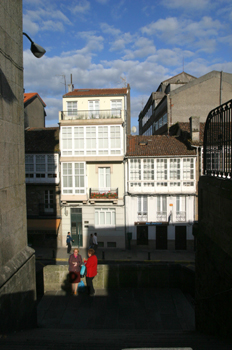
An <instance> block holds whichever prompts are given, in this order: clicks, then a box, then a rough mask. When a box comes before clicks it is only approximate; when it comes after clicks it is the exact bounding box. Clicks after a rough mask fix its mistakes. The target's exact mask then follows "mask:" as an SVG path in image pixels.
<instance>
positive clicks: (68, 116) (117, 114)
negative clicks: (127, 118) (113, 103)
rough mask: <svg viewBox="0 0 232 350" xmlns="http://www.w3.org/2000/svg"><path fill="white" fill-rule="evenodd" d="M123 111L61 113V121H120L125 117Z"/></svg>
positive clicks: (105, 110)
mask: <svg viewBox="0 0 232 350" xmlns="http://www.w3.org/2000/svg"><path fill="white" fill-rule="evenodd" d="M122 112H123V111H122V110H119V109H115V110H113V109H108V110H107V109H104V110H99V111H61V112H60V119H61V120H75V119H79V120H81V119H115V118H116V119H120V118H122V116H123V113H122Z"/></svg>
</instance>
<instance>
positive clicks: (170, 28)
mask: <svg viewBox="0 0 232 350" xmlns="http://www.w3.org/2000/svg"><path fill="white" fill-rule="evenodd" d="M221 29H222V25H221V23H220V22H219V21H218V20H213V19H212V18H210V17H206V16H205V17H203V18H202V19H201V20H200V21H198V22H194V21H192V20H187V19H185V20H180V19H178V18H176V17H169V18H166V19H159V20H158V21H156V22H152V23H150V24H149V25H147V26H145V27H143V28H142V29H141V31H142V33H144V34H147V35H150V36H157V37H158V38H159V39H160V40H162V41H163V42H165V43H166V44H168V45H172V46H174V45H177V46H184V45H186V47H188V48H191V49H202V50H203V49H204V50H205V51H207V52H212V51H214V50H215V48H216V39H217V38H218V36H219V31H220V30H221Z"/></svg>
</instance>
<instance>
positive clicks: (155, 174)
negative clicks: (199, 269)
mask: <svg viewBox="0 0 232 350" xmlns="http://www.w3.org/2000/svg"><path fill="white" fill-rule="evenodd" d="M196 158H197V156H196V150H194V149H188V147H187V146H186V145H185V144H184V143H183V142H181V141H180V140H178V139H177V138H176V137H170V136H167V135H157V136H154V135H153V136H128V140H127V152H126V162H125V164H126V195H125V205H126V209H125V210H126V231H127V237H129V238H132V241H131V243H132V244H134V245H149V246H150V247H152V248H155V249H193V246H194V244H193V243H194V237H193V234H192V233H193V224H194V221H195V196H196ZM129 233H130V234H129ZM130 236H131V237H130Z"/></svg>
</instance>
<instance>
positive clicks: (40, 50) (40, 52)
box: [23, 32, 46, 58]
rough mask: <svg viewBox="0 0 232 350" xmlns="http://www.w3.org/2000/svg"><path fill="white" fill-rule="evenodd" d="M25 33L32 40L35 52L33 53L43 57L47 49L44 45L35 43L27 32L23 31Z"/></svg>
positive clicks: (32, 47) (32, 48) (32, 49)
mask: <svg viewBox="0 0 232 350" xmlns="http://www.w3.org/2000/svg"><path fill="white" fill-rule="evenodd" d="M23 35H25V36H26V37H27V38H28V39H29V40H30V42H31V52H32V53H33V55H34V56H35V57H37V58H40V57H42V56H43V55H44V54H45V52H46V50H45V49H44V48H43V47H42V46H40V45H38V44H36V43H34V42H33V41H32V40H31V38H30V37H29V36H28V35H27V34H26V33H24V32H23Z"/></svg>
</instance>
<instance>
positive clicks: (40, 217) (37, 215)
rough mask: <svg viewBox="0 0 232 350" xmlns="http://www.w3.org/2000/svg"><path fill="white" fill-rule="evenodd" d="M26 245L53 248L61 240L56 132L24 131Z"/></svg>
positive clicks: (42, 130)
mask: <svg viewBox="0 0 232 350" xmlns="http://www.w3.org/2000/svg"><path fill="white" fill-rule="evenodd" d="M25 163H26V165H25V168H26V199H27V231H28V242H29V244H31V245H32V246H38V245H39V246H47V247H53V248H56V247H57V246H58V245H60V244H59V241H60V240H61V225H60V221H61V213H60V171H59V128H58V127H54V128H28V129H27V130H25Z"/></svg>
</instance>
